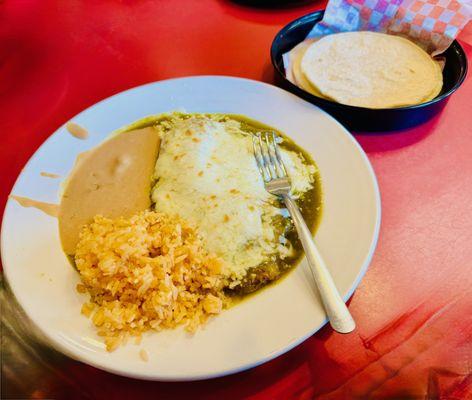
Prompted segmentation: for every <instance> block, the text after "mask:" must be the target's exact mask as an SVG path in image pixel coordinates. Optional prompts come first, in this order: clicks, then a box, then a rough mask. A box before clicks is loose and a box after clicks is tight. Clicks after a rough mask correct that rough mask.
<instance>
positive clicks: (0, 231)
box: [0, 75, 382, 382]
mask: <svg viewBox="0 0 472 400" xmlns="http://www.w3.org/2000/svg"><path fill="white" fill-rule="evenodd" d="M215 78H216V79H223V80H239V81H245V82H249V83H250V84H253V85H254V84H255V85H260V86H266V87H269V88H270V89H271V90H276V91H280V92H283V93H284V95H289V96H290V97H291V98H292V99H293V100H296V101H298V102H303V103H306V104H309V105H310V107H314V108H315V109H316V110H317V112H321V113H322V114H324V115H325V117H327V118H329V119H331V120H332V122H334V123H335V124H336V125H337V126H338V127H339V128H340V130H342V131H344V133H345V136H346V137H347V139H348V140H349V141H350V142H351V144H352V145H353V146H354V147H355V148H356V150H357V152H358V153H359V155H360V156H361V158H362V160H363V162H364V164H365V166H366V167H367V171H368V175H369V178H370V181H371V183H372V184H373V190H374V197H375V206H376V216H375V226H374V231H373V238H372V240H371V243H370V247H369V252H368V254H366V256H365V258H364V261H363V264H362V266H361V268H360V270H359V273H358V274H357V276H356V278H355V280H354V281H353V283H352V284H351V286H350V288H349V290H348V292H347V293H346V295H345V296H343V300H344V301H345V302H347V301H348V300H349V299H350V298H351V296H352V295H353V293H354V291H355V290H356V289H357V287H358V286H359V284H360V282H361V280H362V278H363V277H364V275H365V274H366V272H367V269H368V267H369V265H370V263H371V261H372V258H373V255H374V253H375V249H376V247H377V244H378V239H379V233H380V225H381V216H382V206H381V195H380V189H379V185H378V181H377V177H376V175H375V172H374V168H373V167H372V164H371V162H370V160H369V158H368V157H367V154H366V153H365V151H364V150H363V148H362V147H361V145H360V144H359V142H358V141H357V140H356V139H355V138H354V137H353V136H352V134H351V133H350V132H349V130H348V129H347V128H346V127H344V126H343V125H342V124H341V123H340V122H339V121H338V120H337V119H335V118H334V117H332V116H331V115H330V114H328V113H327V112H326V111H324V110H323V109H321V108H320V107H318V106H316V105H314V104H311V103H310V102H308V101H306V100H304V99H302V98H300V97H298V96H296V95H294V94H293V93H290V92H289V91H287V90H284V89H282V88H280V87H278V86H275V85H272V84H269V83H266V82H262V81H258V80H254V79H248V78H243V77H236V76H228V75H193V76H184V77H177V78H170V79H163V80H159V81H153V82H148V83H145V84H142V85H138V86H134V87H132V88H129V89H126V90H123V91H120V92H117V93H115V94H113V95H111V96H108V97H105V98H103V99H101V100H99V101H97V102H95V103H93V104H91V105H90V106H88V107H87V108H85V109H83V110H82V111H80V112H79V113H77V114H75V115H73V116H72V117H71V118H70V119H68V120H67V121H65V122H64V123H63V124H61V125H60V126H59V127H57V129H56V130H55V131H54V132H52V133H51V134H50V135H49V136H48V137H47V138H46V139H45V140H44V141H43V142H42V143H41V144H40V145H39V146H38V147H37V148H36V150H35V151H34V153H33V154H32V155H31V156H30V157H29V159H28V161H27V162H26V163H25V164H24V166H23V168H22V169H21V171H20V173H19V174H18V176H17V178H16V179H15V183H14V184H13V186H12V187H11V190H10V192H9V195H8V197H7V201H6V203H5V209H4V213H3V217H2V223H1V227H0V258H1V262H2V265H3V276H4V280H5V287H6V290H8V292H9V294H10V295H11V296H13V297H14V299H15V300H16V302H17V304H18V305H19V306H20V307H21V309H22V310H23V311H24V314H25V316H26V317H27V318H28V320H29V321H30V322H31V323H32V324H33V325H34V327H35V328H36V329H38V330H39V332H41V334H42V335H43V336H44V337H45V338H46V339H47V342H48V344H49V345H50V346H52V347H53V348H54V349H56V350H57V351H59V352H61V353H63V354H65V355H66V356H68V357H70V358H72V359H74V360H76V361H79V362H83V363H85V364H88V365H91V366H93V367H95V368H98V369H100V370H103V371H106V372H109V373H113V374H115V375H120V376H124V377H130V378H135V379H141V380H148V381H160V382H190V381H199V380H205V379H214V378H219V377H223V376H227V375H232V374H236V373H238V372H242V371H246V370H249V369H252V368H255V367H257V366H259V365H262V364H264V363H266V362H268V361H271V360H273V359H275V358H277V357H278V356H280V355H282V354H285V353H287V352H289V351H290V350H292V349H293V348H295V347H296V346H298V345H299V344H301V343H303V342H304V341H305V340H307V339H308V338H309V337H310V336H312V335H314V334H315V333H316V332H318V331H319V330H320V329H321V328H323V327H324V326H325V325H326V323H327V322H328V319H327V318H325V319H324V320H323V321H322V322H321V324H320V325H318V326H316V327H315V328H314V329H313V330H310V332H308V333H307V334H306V335H302V336H301V337H298V338H296V339H294V340H292V341H291V342H290V343H288V344H287V345H286V346H284V347H283V348H281V349H279V350H277V351H274V352H272V353H269V354H268V355H267V356H265V357H261V358H259V359H258V360H257V361H255V362H252V363H247V364H245V365H240V366H238V367H235V368H227V369H225V370H221V371H220V372H215V373H203V374H193V375H191V376H186V377H184V376H181V375H174V376H173V375H166V376H164V377H163V376H158V375H156V374H152V373H149V374H143V373H133V372H130V371H123V370H122V369H119V368H113V367H108V366H104V365H101V364H99V363H98V362H95V361H92V360H89V359H85V358H82V357H80V356H79V355H78V354H75V353H74V352H72V351H71V350H70V349H69V348H68V347H67V346H65V345H63V343H62V342H60V341H59V340H56V338H55V337H54V336H53V335H52V334H49V333H48V332H47V331H44V330H43V329H42V328H41V327H40V326H39V325H38V324H37V323H36V322H35V318H33V317H31V316H30V315H29V314H28V312H26V309H25V307H24V306H23V304H22V303H21V301H20V299H19V298H18V297H17V296H16V295H15V292H14V289H13V287H12V285H11V282H10V279H9V278H8V272H7V271H8V269H9V268H8V267H7V265H8V262H6V259H5V256H4V254H5V246H6V244H5V233H4V232H5V230H6V229H5V228H6V227H5V225H6V222H5V221H6V219H7V218H6V217H7V214H9V209H10V207H11V204H12V203H13V200H12V199H11V198H10V195H11V194H12V193H13V192H14V190H15V187H16V186H17V184H18V181H19V179H20V177H21V176H22V174H23V170H25V169H26V168H27V167H28V165H29V164H30V163H31V162H32V160H33V158H34V157H35V156H36V154H37V153H38V152H39V151H40V150H41V149H42V148H43V147H44V146H46V145H47V143H48V142H49V141H50V140H51V139H52V137H53V136H54V135H55V134H56V133H57V132H58V131H59V130H60V129H61V128H62V127H63V126H64V125H65V124H67V122H69V121H72V120H74V119H75V118H77V117H79V116H80V115H82V114H84V113H86V112H88V111H89V110H90V109H92V108H93V107H96V106H97V105H99V104H101V103H103V102H105V101H108V100H110V99H112V98H114V97H115V96H121V95H123V94H125V93H128V92H131V91H135V90H139V89H142V88H144V87H147V86H153V85H159V84H161V83H168V82H171V81H184V80H198V79H215Z"/></svg>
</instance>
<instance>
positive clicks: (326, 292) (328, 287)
mask: <svg viewBox="0 0 472 400" xmlns="http://www.w3.org/2000/svg"><path fill="white" fill-rule="evenodd" d="M282 198H283V200H284V202H285V205H286V206H287V209H288V212H289V213H290V216H291V217H292V220H293V224H294V225H295V228H296V229H297V232H298V237H299V238H300V241H301V243H302V246H303V249H304V250H305V255H306V258H307V260H308V265H309V266H310V270H311V273H312V275H313V278H314V280H315V282H316V286H317V287H318V290H319V292H320V295H321V300H322V301H323V304H324V307H325V310H326V314H328V318H329V323H330V324H331V326H332V327H333V329H334V330H335V331H337V332H340V333H349V332H352V331H353V330H354V329H355V328H356V323H355V322H354V319H353V318H352V316H351V313H350V312H349V310H348V309H347V307H346V304H345V303H344V301H343V299H342V298H341V296H340V295H339V292H338V289H337V288H336V285H335V284H334V281H333V278H332V277H331V274H330V273H329V271H328V268H327V267H326V264H325V263H324V261H323V258H322V257H321V254H320V252H319V251H318V249H317V248H316V245H315V242H314V241H313V237H312V235H311V232H310V230H309V229H308V226H307V225H306V223H305V220H304V219H303V216H302V214H301V212H300V210H299V209H298V206H297V204H296V203H295V200H293V199H292V198H291V197H290V196H289V195H284V196H282Z"/></svg>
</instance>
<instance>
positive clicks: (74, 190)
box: [59, 127, 160, 255]
mask: <svg viewBox="0 0 472 400" xmlns="http://www.w3.org/2000/svg"><path fill="white" fill-rule="evenodd" d="M159 144H160V140H159V137H158V134H157V132H156V130H155V128H153V127H147V128H143V129H136V130H133V131H129V132H126V133H122V134H119V135H115V136H112V137H110V138H109V139H107V140H106V141H104V142H103V143H101V144H100V145H98V146H97V147H95V148H93V149H92V150H90V151H87V152H85V153H82V154H81V155H80V156H79V157H77V160H76V163H75V166H74V168H73V170H72V172H71V173H70V174H69V178H68V180H67V182H66V185H65V190H64V193H63V196H62V199H61V204H60V208H59V232H60V237H61V242H62V247H63V249H64V251H65V252H66V254H68V255H72V254H74V252H75V248H76V245H77V242H78V239H79V232H80V229H81V228H82V226H83V225H85V224H89V223H90V222H91V221H92V219H93V217H94V216H95V215H97V214H100V215H103V216H105V217H108V218H116V217H119V216H123V217H130V216H132V215H133V214H135V213H137V212H139V211H142V210H145V209H147V208H149V207H150V205H151V199H150V191H151V184H152V179H151V178H152V175H153V172H154V166H155V163H156V158H157V154H158V152H159Z"/></svg>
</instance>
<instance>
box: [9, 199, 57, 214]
mask: <svg viewBox="0 0 472 400" xmlns="http://www.w3.org/2000/svg"><path fill="white" fill-rule="evenodd" d="M10 198H11V199H13V200H16V201H17V202H18V204H19V205H20V206H22V207H33V208H36V209H38V210H41V211H42V212H43V213H45V214H47V215H50V216H51V217H57V215H58V214H59V205H58V204H52V203H45V202H44V201H38V200H34V199H30V198H29V197H21V196H15V195H10Z"/></svg>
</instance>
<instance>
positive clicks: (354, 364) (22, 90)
mask: <svg viewBox="0 0 472 400" xmlns="http://www.w3.org/2000/svg"><path fill="white" fill-rule="evenodd" d="M324 6H325V2H324V1H322V2H309V3H308V4H307V3H305V5H300V6H297V7H291V8H284V9H258V8H252V7H248V6H244V5H239V4H237V3H234V2H231V1H228V0H198V1H197V0H174V1H161V0H139V1H138V0H136V1H132V0H121V1H120V0H109V1H85V0H67V1H63V0H55V1H53V0H30V1H26V0H6V1H3V2H1V1H0V171H1V172H0V181H1V184H0V212H1V213H3V208H4V204H5V201H6V199H7V196H8V194H9V192H10V190H11V187H12V185H13V183H14V181H15V179H16V176H17V175H18V173H19V172H20V171H21V168H22V166H23V165H24V164H25V162H26V161H27V160H28V158H29V157H30V156H31V155H32V154H33V153H34V151H35V150H36V149H37V147H38V146H39V145H40V144H41V143H42V142H43V141H44V140H45V139H46V138H47V137H48V136H49V135H50V134H51V133H52V132H53V131H55V130H56V129H57V128H58V127H59V126H60V125H61V124H63V123H64V122H66V121H67V120H68V119H70V118H71V117H73V116H74V115H75V114H77V113H78V112H80V111H81V110H83V109H84V108H86V107H88V106H90V105H92V104H93V103H95V102H97V101H99V100H101V99H103V98H105V97H108V96H110V95H112V94H114V93H117V92H120V91H122V90H125V89H128V88H131V87H133V86H136V85H140V84H143V83H146V82H151V81H156V80H161V79H166V78H172V77H180V76H188V75H205V74H213V75H234V76H242V77H247V78H252V79H258V80H262V81H265V82H269V83H271V82H273V79H274V74H273V69H272V66H271V64H270V59H269V47H270V44H271V41H272V39H273V37H274V35H275V34H276V33H277V31H278V30H279V29H280V28H281V27H282V26H284V25H285V24H286V23H288V22H289V21H291V20H293V19H295V18H297V17H299V16H301V15H303V14H306V13H308V12H310V11H312V10H318V9H322V8H324ZM470 25H471V24H469V28H468V29H466V31H465V32H463V34H462V35H461V36H460V38H459V41H460V43H461V45H462V46H463V48H464V49H465V51H466V54H467V56H468V57H469V59H472V45H471V44H469V43H472V27H471V26H470ZM355 137H356V138H357V140H358V141H359V143H360V144H361V146H362V147H363V148H364V150H365V151H366V152H367V154H368V156H369V159H370V160H371V162H372V164H373V167H374V169H375V171H376V174H377V177H378V180H379V185H380V191H381V196H382V207H383V210H382V211H383V215H382V227H381V232H380V238H379V243H378V247H377V251H376V253H375V256H374V259H373V261H372V264H371V266H370V268H369V270H368V272H367V274H366V276H365V278H364V280H363V281H362V282H361V284H360V286H359V287H358V289H357V290H356V291H355V293H354V295H353V296H352V299H351V301H350V303H349V309H350V311H351V313H352V314H353V316H354V317H355V319H356V321H357V325H358V327H357V330H356V331H355V332H354V333H352V334H349V335H341V334H337V333H334V332H333V331H332V330H331V329H330V328H329V326H326V327H325V328H323V329H322V330H321V331H319V332H318V333H317V334H315V335H314V336H312V337H311V338H309V339H308V340H306V341H305V342H304V343H302V344H301V345H299V346H298V347H297V348H295V349H294V350H292V351H290V352H289V353H287V354H285V355H283V356H281V357H279V358H277V359H275V360H273V361H271V362H269V363H267V364H265V365H262V366H260V367H257V368H255V369H252V370H249V371H246V372H243V373H239V374H236V375H233V376H229V377H225V378H218V379H214V380H209V381H201V382H188V383H159V382H143V381H137V380H132V379H128V378H123V377H119V376H114V375H111V374H108V373H106V372H102V371H100V370H97V369H94V368H92V367H89V366H87V365H84V364H81V363H78V362H75V361H72V360H70V359H69V358H67V357H65V356H62V355H60V354H59V353H56V352H55V351H53V350H50V349H48V347H47V346H45V345H44V344H43V343H42V342H41V339H40V338H38V337H37V336H36V334H35V332H34V328H33V327H31V326H29V325H28V321H27V320H26V319H25V318H24V317H23V316H22V314H21V310H19V309H18V308H17V307H16V306H15V304H14V301H13V300H12V299H11V296H9V294H8V293H7V292H6V291H5V290H4V289H2V293H1V296H0V300H1V304H2V398H54V399H62V398H64V399H66V398H67V399H73V398H89V399H95V398H97V399H102V398H107V399H114V398H117V399H118V398H159V399H161V398H164V399H179V398H183V399H187V398H195V399H221V398H224V399H228V400H229V399H240V398H250V399H315V398H316V399H348V398H359V399H361V398H362V399H364V398H373V399H378V398H389V399H425V398H427V399H436V398H440V399H466V398H472V79H471V78H466V81H465V83H464V84H463V85H462V87H461V88H460V89H459V90H458V91H457V92H456V93H455V94H454V95H453V96H452V97H451V99H450V101H449V103H448V105H447V106H446V108H445V109H444V111H443V112H442V113H441V114H440V115H439V116H437V117H435V118H434V119H433V120H431V121H429V122H427V123H426V124H423V125H421V126H418V127H416V128H412V129H409V130H406V131H401V132H392V133H383V134H363V133H355ZM209 357H211V355H209Z"/></svg>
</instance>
